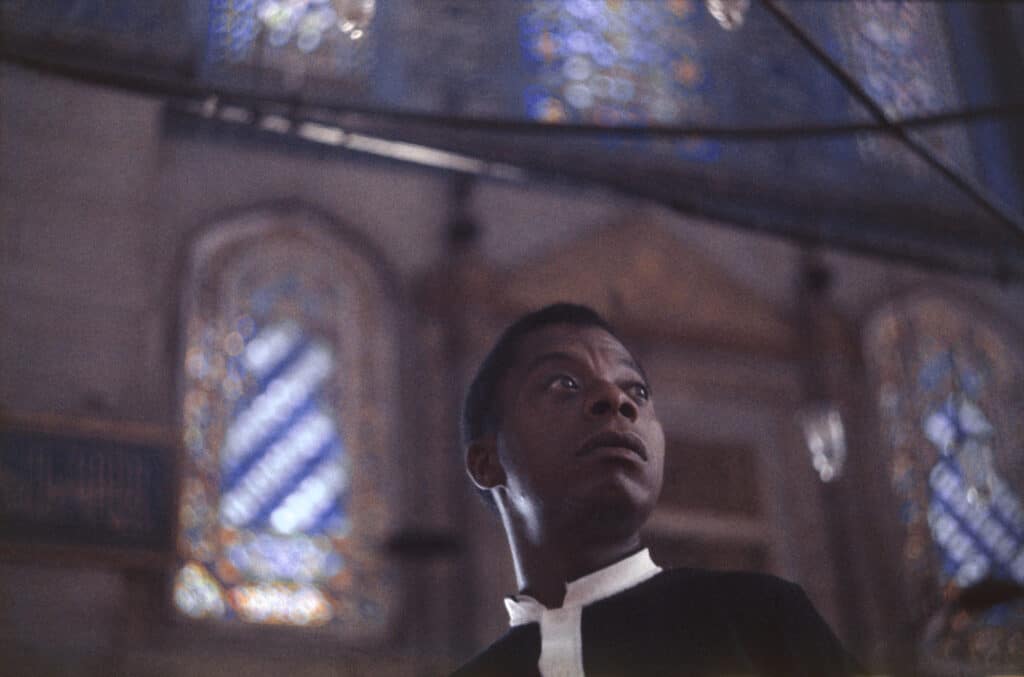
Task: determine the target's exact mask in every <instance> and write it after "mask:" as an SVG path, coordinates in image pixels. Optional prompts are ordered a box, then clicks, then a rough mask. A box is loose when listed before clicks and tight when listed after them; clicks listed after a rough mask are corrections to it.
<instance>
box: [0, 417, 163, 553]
mask: <svg viewBox="0 0 1024 677" xmlns="http://www.w3.org/2000/svg"><path fill="white" fill-rule="evenodd" d="M170 453H171V452H170V449H169V448H168V447H167V446H166V445H160V444H152V443H147V442H139V441H126V440H123V439H111V438H106V437H96V436H88V435H77V434H75V433H73V432H55V431H52V430H31V429H23V428H11V427H6V428H0V540H3V541H7V542H8V543H11V544H31V545H38V544H45V545H61V546H116V547H119V548H129V549H134V550H165V549H167V548H169V547H170V542H171V519H170V517H171V512H172V505H171V492H170V490H169V489H170V486H169V485H170V480H171V475H170V470H171V468H170V463H169V459H170Z"/></svg>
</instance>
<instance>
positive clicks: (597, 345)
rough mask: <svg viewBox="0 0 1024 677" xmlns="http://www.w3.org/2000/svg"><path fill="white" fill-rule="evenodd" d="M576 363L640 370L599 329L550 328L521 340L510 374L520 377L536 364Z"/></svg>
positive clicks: (620, 346)
mask: <svg viewBox="0 0 1024 677" xmlns="http://www.w3.org/2000/svg"><path fill="white" fill-rule="evenodd" d="M547 358H550V359H566V358H568V359H576V360H580V361H588V360H595V359H596V360H607V361H611V362H615V363H623V364H626V365H628V366H631V367H633V368H634V369H637V370H638V371H639V369H640V367H639V365H638V364H637V362H636V360H635V359H633V356H632V355H631V354H630V352H629V351H628V350H627V349H626V347H625V346H624V345H622V342H621V341H619V340H618V339H617V338H615V337H614V336H612V335H611V334H609V333H608V332H607V331H606V330H604V329H602V328H601V327H594V326H576V325H571V324H553V325H549V326H547V327H542V328H540V329H538V330H536V331H534V332H531V333H530V334H528V335H527V336H526V337H524V338H523V340H522V342H521V343H520V345H519V349H518V350H517V351H516V359H515V361H514V362H513V364H512V369H511V372H512V374H514V375H515V374H523V373H524V372H525V371H528V370H529V369H530V368H531V367H532V366H533V365H534V364H536V363H537V362H538V361H543V360H545V359H547Z"/></svg>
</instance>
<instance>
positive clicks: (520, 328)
mask: <svg viewBox="0 0 1024 677" xmlns="http://www.w3.org/2000/svg"><path fill="white" fill-rule="evenodd" d="M554 324H568V325H572V326H576V327H598V328H599V329H603V330H605V331H606V332H608V333H609V334H611V335H612V336H614V337H615V338H616V339H618V340H619V341H620V342H622V339H620V338H619V336H618V334H617V333H616V331H615V329H613V328H612V326H611V325H610V324H609V323H608V322H607V321H606V320H605V319H604V318H603V317H601V316H600V315H599V314H598V313H597V311H596V310H594V309H593V308H590V307H588V306H583V305H579V304H575V303H554V304H552V305H549V306H545V307H543V308H541V309H540V310H535V311H533V312H532V313H527V314H526V315H523V316H522V317H520V318H519V319H518V320H516V321H515V322H513V323H512V324H511V325H510V326H509V327H508V328H507V329H506V330H505V331H503V332H502V333H501V336H499V337H498V340H497V342H495V344H494V347H493V348H491V351H490V352H489V353H487V357H485V358H484V361H483V362H482V363H481V364H480V368H479V369H477V372H476V376H475V377H474V378H473V382H472V383H470V384H469V389H468V390H467V391H466V399H465V402H464V403H463V407H462V441H463V444H465V445H468V444H470V443H471V442H473V441H474V440H477V439H480V438H481V437H483V436H484V435H486V434H487V433H490V432H494V431H496V430H497V429H498V425H499V424H500V423H501V411H500V407H499V397H498V395H499V390H500V387H501V382H502V379H503V378H504V377H505V375H506V374H507V373H508V371H509V369H511V368H512V366H513V365H514V364H515V361H516V357H517V355H518V352H519V346H520V345H521V344H522V342H523V339H525V338H526V337H527V336H528V335H529V334H532V333H533V332H535V331H537V330H538V329H542V328H544V327H547V326H550V325H554Z"/></svg>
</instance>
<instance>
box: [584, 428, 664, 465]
mask: <svg viewBox="0 0 1024 677" xmlns="http://www.w3.org/2000/svg"><path fill="white" fill-rule="evenodd" d="M603 447H612V448H618V449H629V450H630V451H632V452H633V453H634V454H636V455H637V456H639V457H640V458H641V459H643V460H645V461H646V460H647V447H646V446H645V445H644V442H643V440H641V439H640V437H639V436H638V435H636V434H635V433H620V432H617V431H614V430H605V431H603V432H599V433H597V434H596V435H594V436H592V437H590V438H588V439H587V441H586V442H584V443H583V445H582V446H581V447H580V448H579V451H577V452H576V455H577V456H585V455H587V454H589V453H591V452H593V451H594V450H596V449H601V448H603Z"/></svg>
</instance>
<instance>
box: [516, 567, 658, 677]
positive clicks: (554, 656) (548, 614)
mask: <svg viewBox="0 0 1024 677" xmlns="http://www.w3.org/2000/svg"><path fill="white" fill-rule="evenodd" d="M660 571H661V567H659V566H658V565H657V564H655V563H654V562H653V561H651V555H650V553H648V552H647V550H646V549H645V550H641V551H640V552H637V553H635V554H633V555H630V556H629V557H627V558H625V559H622V560H619V561H618V562H616V563H615V564H610V565H608V566H606V567H605V568H603V569H598V570H597V571H595V572H593V573H590V574H587V575H586V576H583V577H582V578H577V579H576V580H575V581H570V582H569V583H567V584H566V586H565V599H564V601H563V602H562V606H561V607H559V608H557V609H548V608H547V607H545V606H544V605H543V604H541V603H540V602H538V601H537V600H535V599H533V598H532V597H529V596H527V595H518V596H516V597H515V598H512V597H506V598H505V608H506V609H508V618H509V624H510V625H512V626H516V625H525V624H526V623H540V660H539V661H538V662H537V667H538V668H540V674H541V675H543V677H584V675H583V631H582V628H581V627H580V622H581V620H582V617H583V607H584V606H585V605H587V604H591V603H593V602H596V601H598V600H600V599H604V598H605V597H611V596H612V595H614V594H616V593H618V592H622V591H623V590H626V589H628V588H632V587H633V586H635V585H638V584H640V583H643V582H644V581H646V580H647V579H649V578H651V577H652V576H654V575H656V574H657V573H658V572H660Z"/></svg>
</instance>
